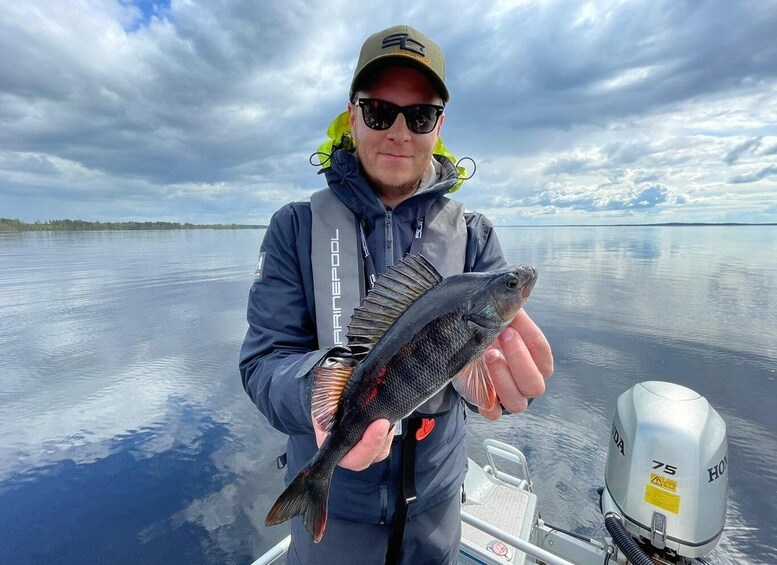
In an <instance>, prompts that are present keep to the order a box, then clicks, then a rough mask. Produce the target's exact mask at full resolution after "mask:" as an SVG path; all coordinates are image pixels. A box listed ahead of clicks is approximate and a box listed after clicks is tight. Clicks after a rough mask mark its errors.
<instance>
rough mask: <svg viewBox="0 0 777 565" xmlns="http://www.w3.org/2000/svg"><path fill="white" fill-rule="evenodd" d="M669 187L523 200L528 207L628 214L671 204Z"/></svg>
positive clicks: (546, 195) (547, 194)
mask: <svg viewBox="0 0 777 565" xmlns="http://www.w3.org/2000/svg"><path fill="white" fill-rule="evenodd" d="M669 196H670V191H669V189H668V188H667V187H665V186H661V185H654V186H650V187H646V188H642V189H632V190H630V191H626V192H621V193H618V192H616V191H602V192H598V191H585V192H582V191H553V190H548V191H543V192H541V193H540V194H538V195H537V197H536V199H524V200H523V204H524V205H526V206H552V207H555V208H570V209H573V210H584V211H588V212H602V211H629V210H645V209H648V208H655V207H656V206H658V205H660V204H664V203H666V202H668V201H669Z"/></svg>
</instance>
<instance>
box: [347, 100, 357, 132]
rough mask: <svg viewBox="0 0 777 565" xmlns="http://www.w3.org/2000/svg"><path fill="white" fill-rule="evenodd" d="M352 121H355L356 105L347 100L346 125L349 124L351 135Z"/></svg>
mask: <svg viewBox="0 0 777 565" xmlns="http://www.w3.org/2000/svg"><path fill="white" fill-rule="evenodd" d="M354 123H356V106H354V105H353V104H351V103H350V102H348V125H350V126H351V135H353V125H354Z"/></svg>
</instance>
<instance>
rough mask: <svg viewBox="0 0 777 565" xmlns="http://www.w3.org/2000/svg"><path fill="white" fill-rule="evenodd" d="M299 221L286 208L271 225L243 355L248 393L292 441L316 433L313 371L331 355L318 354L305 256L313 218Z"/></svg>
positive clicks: (290, 208)
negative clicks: (293, 437)
mask: <svg viewBox="0 0 777 565" xmlns="http://www.w3.org/2000/svg"><path fill="white" fill-rule="evenodd" d="M300 216H301V214H300V210H299V209H297V208H295V207H294V206H293V205H287V206H285V207H283V208H281V209H280V210H279V211H278V212H276V213H275V215H274V216H273V218H272V220H271V221H270V226H269V227H268V229H267V232H266V234H265V237H264V240H263V242H262V245H261V253H263V254H264V255H263V266H262V275H261V279H260V280H257V279H256V278H255V282H254V284H253V286H252V287H251V290H250V292H249V295H248V313H247V318H248V331H247V333H246V337H245V340H244V342H243V347H242V349H241V351H240V375H241V377H242V379H243V387H244V388H245V390H246V392H247V393H248V395H249V396H250V397H251V399H252V400H253V401H254V403H255V404H256V405H257V407H258V408H259V410H260V411H261V412H262V413H263V414H264V415H265V416H266V417H267V420H268V421H269V422H270V424H271V425H272V426H273V427H274V428H276V429H278V430H280V431H281V432H283V433H285V434H287V435H293V434H305V433H313V426H312V423H311V416H310V397H309V395H310V392H309V391H310V382H309V381H310V376H309V371H310V369H311V368H312V367H313V366H314V365H315V364H316V363H317V362H318V361H320V360H321V358H322V357H323V355H324V354H325V353H326V351H322V350H318V349H317V347H318V339H317V336H316V330H315V323H314V319H313V317H314V310H313V300H312V273H311V270H310V266H309V263H310V253H309V249H308V251H307V253H306V254H305V250H304V243H305V242H307V244H308V247H309V242H310V236H309V235H306V234H305V233H304V230H305V226H301V223H303V224H305V223H309V218H307V220H308V221H307V222H305V221H304V219H305V218H302V219H301V218H300ZM301 220H303V221H302V222H301ZM308 233H309V230H308ZM301 252H302V253H301ZM308 279H311V280H308Z"/></svg>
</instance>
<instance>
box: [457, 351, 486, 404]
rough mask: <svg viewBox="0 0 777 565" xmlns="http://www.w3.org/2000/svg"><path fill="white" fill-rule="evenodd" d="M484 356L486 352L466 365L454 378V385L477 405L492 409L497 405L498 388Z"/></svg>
mask: <svg viewBox="0 0 777 565" xmlns="http://www.w3.org/2000/svg"><path fill="white" fill-rule="evenodd" d="M484 357H485V354H483V355H481V356H480V357H478V358H477V359H475V360H474V361H471V362H470V363H469V364H468V365H467V366H466V367H464V368H463V369H462V370H461V372H460V373H459V374H458V375H456V376H455V377H454V378H453V386H454V388H455V389H456V390H457V391H459V394H461V395H462V396H463V397H464V398H466V399H467V400H468V401H469V402H471V403H472V404H474V405H475V406H479V407H481V408H485V409H487V410H491V409H492V408H493V407H494V406H496V389H495V388H494V381H493V380H492V379H491V374H490V373H489V372H488V367H487V366H486V361H485V358H484Z"/></svg>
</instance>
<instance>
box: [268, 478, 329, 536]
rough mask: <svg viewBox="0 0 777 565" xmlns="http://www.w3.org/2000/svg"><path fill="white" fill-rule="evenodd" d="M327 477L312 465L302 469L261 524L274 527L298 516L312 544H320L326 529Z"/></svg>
mask: <svg viewBox="0 0 777 565" xmlns="http://www.w3.org/2000/svg"><path fill="white" fill-rule="evenodd" d="M331 478H332V474H331V473H327V472H325V471H324V470H322V469H321V468H320V467H319V466H317V465H315V463H314V464H313V465H307V466H306V467H304V468H303V469H302V470H301V471H300V472H299V473H298V474H297V476H296V477H294V480H293V481H291V483H289V486H287V487H286V490H284V491H283V492H282V493H281V495H280V496H279V497H278V500H276V501H275V504H273V506H272V508H270V511H269V512H268V513H267V518H265V520H264V525H265V526H274V525H276V524H280V523H281V522H285V521H286V520H289V519H291V518H293V517H294V516H302V520H303V522H304V523H305V528H306V529H307V530H308V532H309V533H310V535H311V537H312V538H313V541H315V542H316V543H318V542H320V541H321V538H322V537H323V536H324V528H326V514H327V502H328V500H329V482H330V481H331Z"/></svg>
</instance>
